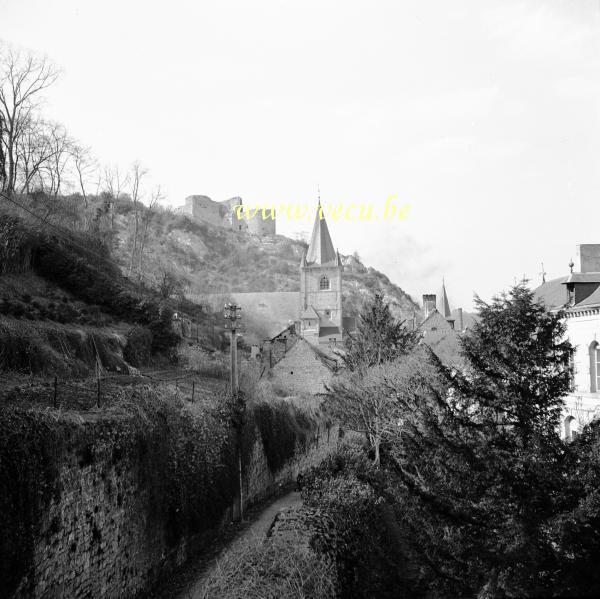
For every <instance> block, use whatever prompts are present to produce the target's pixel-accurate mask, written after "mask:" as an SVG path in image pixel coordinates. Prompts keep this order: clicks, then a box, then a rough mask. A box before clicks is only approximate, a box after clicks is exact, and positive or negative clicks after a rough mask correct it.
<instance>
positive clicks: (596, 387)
mask: <svg viewBox="0 0 600 599" xmlns="http://www.w3.org/2000/svg"><path fill="white" fill-rule="evenodd" d="M590 392H591V393H598V392H600V345H599V344H598V342H597V341H592V343H590Z"/></svg>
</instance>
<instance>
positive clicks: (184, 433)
mask: <svg viewBox="0 0 600 599" xmlns="http://www.w3.org/2000/svg"><path fill="white" fill-rule="evenodd" d="M233 408H234V406H232V404H231V402H230V400H229V397H228V394H226V393H225V388H224V387H223V392H222V395H221V396H219V395H218V394H216V395H215V397H213V399H212V401H211V402H208V403H207V402H202V403H194V404H192V403H189V402H187V401H184V400H183V399H182V397H181V396H180V395H179V394H178V392H177V391H175V390H173V389H172V388H167V387H156V386H152V387H150V386H146V385H140V386H137V387H131V388H123V389H122V390H121V392H120V397H119V398H118V399H117V400H116V401H114V402H112V404H111V406H110V407H108V408H105V409H104V410H102V411H101V412H96V413H95V414H94V417H92V418H87V416H86V413H85V412H83V413H78V414H75V413H73V412H56V411H52V410H47V409H45V410H42V409H25V408H23V407H20V406H19V405H18V404H17V405H11V406H5V407H3V410H2V418H0V488H2V489H3V492H2V493H1V494H0V529H1V530H2V531H3V534H2V538H0V595H2V596H10V595H11V592H12V591H13V590H14V588H15V586H16V585H17V584H18V583H19V581H21V580H22V579H23V577H24V576H25V575H29V576H31V574H32V572H33V569H32V568H33V557H34V555H33V550H34V547H35V543H36V539H38V538H39V535H41V534H52V529H47V528H45V526H46V524H44V523H47V518H46V516H47V513H48V508H49V506H50V502H51V501H53V500H59V499H60V496H61V493H62V492H63V487H62V482H61V480H62V479H61V469H62V468H63V467H64V466H65V465H66V464H72V463H73V462H72V460H73V457H74V456H75V457H77V460H78V461H79V467H82V468H83V467H85V466H90V465H92V466H93V465H96V466H97V467H98V468H106V467H110V466H111V465H113V466H115V467H116V468H118V469H120V468H123V467H126V468H134V469H135V471H136V472H137V473H138V474H139V481H141V483H140V484H142V485H143V490H144V493H142V497H147V500H144V501H145V503H144V506H145V507H144V509H146V511H147V522H148V526H149V527H158V528H159V529H160V530H163V531H164V534H165V538H166V540H167V543H168V545H169V546H170V547H177V546H178V545H179V543H180V542H181V541H182V540H183V539H186V540H187V542H188V543H191V542H193V540H194V539H195V538H197V537H198V535H199V534H200V533H203V532H206V531H208V530H210V529H213V528H214V527H215V525H216V524H217V523H218V522H219V521H220V520H221V519H222V518H223V516H224V514H225V513H226V510H227V509H229V508H230V507H231V505H232V503H233V500H234V498H235V497H237V490H238V463H237V459H236V430H235V425H236V414H235V411H234V409H233ZM265 414H269V416H267V417H266V419H267V421H268V422H276V423H277V427H276V429H275V430H273V431H271V430H270V429H269V428H268V427H267V426H264V424H263V423H264V422H265ZM306 423H307V420H306V418H305V417H303V415H302V414H301V411H300V410H299V409H293V410H289V409H288V408H287V407H286V406H285V405H284V404H283V403H281V404H278V405H275V406H269V407H268V410H267V409H266V408H265V406H264V405H262V404H260V403H251V404H250V405H249V407H248V415H247V418H246V420H245V421H244V423H243V427H244V430H243V436H244V438H245V439H246V442H247V443H248V449H250V448H251V444H254V443H255V442H256V440H257V428H256V426H257V424H258V425H259V426H261V429H260V430H259V431H258V435H260V438H261V440H262V442H263V444H264V445H265V446H266V447H270V448H271V449H270V450H269V452H268V454H267V455H268V464H269V467H272V468H273V472H274V473H275V472H276V469H277V468H279V467H281V465H283V461H285V460H286V459H289V458H290V457H292V455H293V452H294V449H295V447H296V444H297V441H298V435H299V432H300V431H301V430H302V428H301V427H302V426H305V425H306ZM304 434H305V435H306V432H304ZM279 444H283V447H279ZM247 453H248V455H250V453H251V452H250V451H247ZM282 460H283V461H282ZM52 526H58V527H60V526H61V524H60V522H56V523H54V524H53V525H52ZM55 532H56V531H55ZM278 551H279V550H278ZM268 555H269V556H272V555H273V554H272V552H269V553H268ZM296 558H297V559H298V560H300V561H298V562H297V566H298V567H299V568H300V574H302V576H303V577H304V576H305V573H306V572H308V571H312V570H314V572H315V579H314V585H313V583H311V582H310V581H308V580H306V581H305V582H306V585H307V586H306V587H304V588H305V590H307V589H311V588H313V587H314V589H315V591H314V592H315V593H317V591H318V588H319V586H318V585H320V584H321V583H322V582H323V580H324V576H325V573H326V569H322V570H319V569H318V568H315V564H316V561H315V558H313V557H308V556H301V555H297V556H296ZM296 558H294V559H296ZM302 560H305V561H304V562H302ZM259 561H260V560H259ZM255 563H256V562H255ZM285 563H286V562H285V560H283V555H282V562H280V563H279V566H277V565H276V564H274V567H278V568H280V569H279V572H280V573H283V572H285V571H286V568H287V566H285ZM289 563H291V562H289ZM302 563H304V565H302ZM289 573H290V576H291V577H292V578H291V579H290V580H289V581H287V582H286V581H283V580H282V581H280V582H281V584H282V585H286V584H292V581H293V580H295V579H294V578H293V576H294V574H293V572H292V571H291V570H289ZM321 579H323V580H321ZM30 582H33V581H32V580H31V578H30ZM294 584H295V583H294ZM323 584H324V582H323ZM311 585H313V586H311ZM278 588H284V586H281V587H278ZM307 592H308V590H307ZM311 592H312V591H311ZM272 596H276V595H272ZM307 596H311V597H312V596H314V597H321V596H323V595H319V594H314V595H310V594H309V595H307Z"/></svg>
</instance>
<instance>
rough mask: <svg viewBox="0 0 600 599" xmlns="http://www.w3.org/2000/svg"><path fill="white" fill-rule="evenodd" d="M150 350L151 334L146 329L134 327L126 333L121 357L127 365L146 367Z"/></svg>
mask: <svg viewBox="0 0 600 599" xmlns="http://www.w3.org/2000/svg"><path fill="white" fill-rule="evenodd" d="M151 350H152V333H151V332H150V331H149V330H148V329H147V328H146V327H141V326H135V327H133V328H131V329H130V330H129V332H128V333H127V344H126V345H125V349H124V351H123V357H124V358H125V360H126V361H127V362H129V364H131V365H132V366H136V367H137V368H139V367H141V366H148V363H149V362H150V354H151Z"/></svg>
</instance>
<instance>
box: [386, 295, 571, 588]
mask: <svg viewBox="0 0 600 599" xmlns="http://www.w3.org/2000/svg"><path fill="white" fill-rule="evenodd" d="M476 303H477V307H478V309H479V318H480V319H479V323H478V324H477V325H476V326H475V327H474V328H473V329H472V330H471V332H470V333H468V334H467V335H466V337H464V339H463V341H462V346H463V351H464V354H465V357H466V359H467V363H468V367H467V370H466V371H465V372H451V371H449V370H448V369H446V368H445V367H444V366H443V365H442V364H441V363H440V362H439V361H438V360H437V358H436V357H435V355H434V354H433V353H432V352H431V351H429V350H427V348H425V347H423V348H422V349H421V352H420V354H421V355H418V356H414V357H412V358H411V360H409V361H407V362H406V363H404V364H403V365H402V368H401V369H399V370H398V372H396V373H395V375H394V377H392V378H391V379H389V380H388V384H389V385H390V387H391V388H393V389H394V390H395V391H396V393H397V397H398V401H399V404H400V406H401V410H402V418H403V422H402V425H401V426H400V427H398V430H397V432H396V435H395V438H394V442H393V449H392V450H391V452H390V461H389V464H388V465H389V466H390V467H391V468H392V469H393V470H394V471H395V472H396V473H397V475H398V476H399V479H400V480H401V481H402V486H401V487H400V488H401V489H402V491H401V492H400V493H401V495H402V501H401V504H402V514H401V518H402V520H403V522H404V523H405V525H406V526H407V528H408V529H409V530H410V536H411V538H412V539H413V546H414V550H415V555H416V556H417V559H418V560H419V561H420V563H421V564H422V565H423V567H425V568H427V569H428V571H429V572H430V574H431V577H432V580H434V581H435V585H437V587H438V588H437V592H438V593H440V594H443V595H454V596H466V595H468V596H478V597H482V598H483V597H517V596H546V595H548V594H550V593H551V589H552V588H553V587H554V585H555V583H556V580H555V576H556V572H557V571H558V570H559V568H558V563H557V554H556V547H555V544H553V542H552V539H551V537H550V535H549V534H548V527H549V523H550V522H551V520H552V518H553V516H554V515H555V514H556V511H557V509H559V503H560V501H561V497H562V494H561V489H562V486H563V484H564V480H565V468H566V460H565V447H564V445H563V443H562V442H561V440H560V438H559V436H558V423H559V416H560V410H561V407H562V405H563V400H562V398H563V396H564V395H565V394H566V392H567V391H568V387H569V378H570V373H569V353H570V344H569V343H568V341H565V326H564V324H563V322H562V316H563V315H562V314H560V313H549V312H548V311H546V309H545V308H544V307H543V305H541V304H540V303H538V302H536V301H535V299H534V296H533V293H532V291H531V290H529V289H528V288H527V286H526V285H525V283H522V284H519V285H516V286H515V287H513V288H512V289H511V290H510V291H509V292H508V293H506V294H503V295H501V296H499V297H496V298H494V300H493V301H492V302H491V303H490V304H487V303H485V302H483V301H481V300H480V299H478V298H477V299H476ZM425 354H428V355H425ZM392 380H393V382H392Z"/></svg>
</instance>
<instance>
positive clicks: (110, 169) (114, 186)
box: [103, 166, 129, 200]
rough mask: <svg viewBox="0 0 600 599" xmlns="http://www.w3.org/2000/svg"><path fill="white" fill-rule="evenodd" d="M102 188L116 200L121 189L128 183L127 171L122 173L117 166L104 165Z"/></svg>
mask: <svg viewBox="0 0 600 599" xmlns="http://www.w3.org/2000/svg"><path fill="white" fill-rule="evenodd" d="M103 178H104V189H105V190H106V192H107V193H109V194H110V195H111V196H112V197H113V199H115V200H118V199H119V196H120V195H121V192H122V191H123V189H124V188H125V187H126V186H127V185H128V184H129V173H126V174H123V173H122V172H121V171H120V170H119V167H118V166H105V167H104V173H103Z"/></svg>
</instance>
